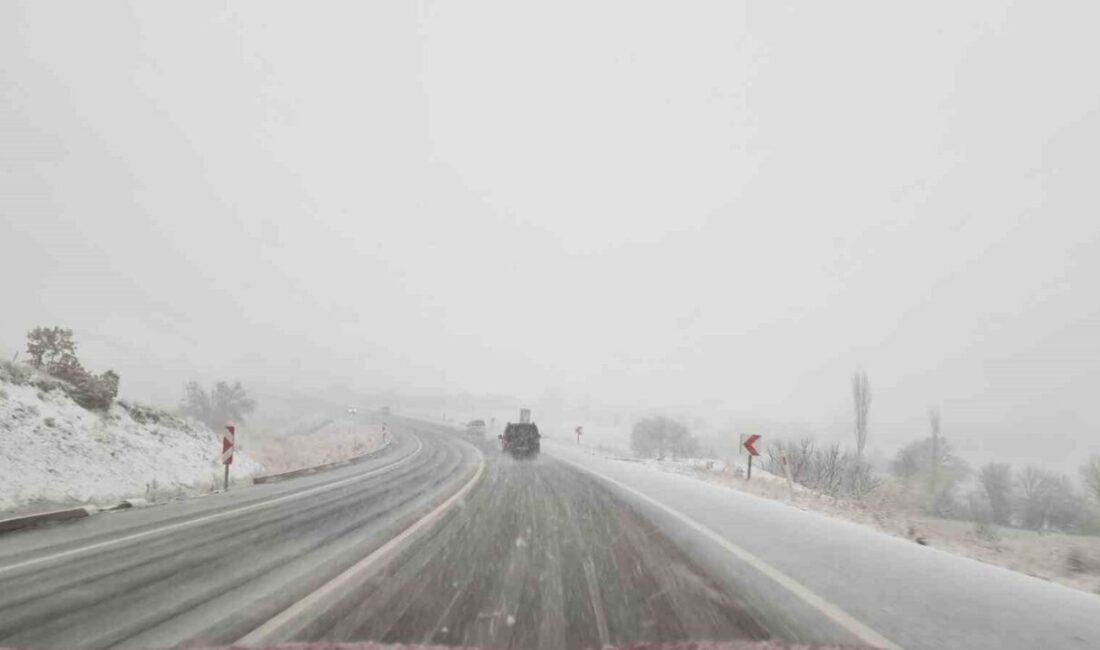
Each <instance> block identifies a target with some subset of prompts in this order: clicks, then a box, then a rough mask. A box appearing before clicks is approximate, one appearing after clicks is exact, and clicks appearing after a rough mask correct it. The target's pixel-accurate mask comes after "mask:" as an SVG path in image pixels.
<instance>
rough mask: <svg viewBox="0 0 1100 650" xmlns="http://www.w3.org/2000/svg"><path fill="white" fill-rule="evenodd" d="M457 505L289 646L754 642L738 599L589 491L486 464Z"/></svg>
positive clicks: (545, 462)
mask: <svg viewBox="0 0 1100 650" xmlns="http://www.w3.org/2000/svg"><path fill="white" fill-rule="evenodd" d="M486 456H487V459H488V467H487V472H486V475H485V477H484V478H483V479H482V481H481V483H480V484H479V485H478V486H477V487H476V488H475V489H474V491H473V492H472V493H471V494H470V495H469V497H468V498H467V499H466V501H465V504H464V506H463V507H461V508H458V509H456V510H455V511H454V512H453V513H451V514H450V515H449V516H448V518H447V520H446V521H445V522H444V523H442V524H441V525H440V526H439V527H438V529H437V530H436V531H435V534H433V535H431V536H430V537H426V538H424V539H422V540H420V541H419V542H416V543H414V544H411V545H410V546H409V548H407V549H406V550H405V552H404V553H403V554H402V555H401V556H400V557H399V559H398V560H397V561H395V562H392V563H390V565H389V566H387V567H386V569H385V570H384V571H382V572H381V573H379V574H378V575H376V576H374V577H373V578H371V579H369V580H367V581H365V582H363V583H362V584H361V585H360V587H359V588H357V589H356V590H355V591H354V592H353V593H350V594H348V596H347V597H346V598H345V599H344V600H343V601H342V602H341V603H340V605H339V606H338V607H334V608H332V609H331V611H329V612H328V614H327V615H326V616H325V617H323V618H321V619H319V620H317V621H316V622H315V623H314V624H313V625H312V626H310V627H309V628H307V629H306V630H305V631H304V632H303V633H301V634H299V636H298V639H297V640H319V639H323V640H332V641H350V640H378V641H385V642H403V643H436V644H447V645H466V646H477V647H494V648H544V649H553V648H594V647H600V646H602V645H606V644H608V643H623V642H629V641H638V640H647V641H673V640H686V639H710V640H729V639H763V638H767V637H768V634H767V632H766V630H765V629H764V628H763V627H762V626H761V625H760V624H759V623H758V622H757V621H756V620H754V618H753V617H752V616H751V615H749V614H748V613H747V611H748V610H747V608H746V607H744V606H743V603H742V602H741V600H740V598H739V595H738V594H737V593H735V592H733V591H731V590H730V589H729V588H728V587H725V588H724V587H723V586H721V585H719V584H718V583H716V582H715V581H713V580H711V579H710V578H708V577H707V575H706V574H705V573H704V572H703V571H702V570H701V569H700V568H699V567H697V566H696V565H695V564H693V563H692V561H691V559H690V558H688V557H686V556H685V555H684V554H683V553H681V552H680V551H678V550H677V549H676V548H675V547H674V546H673V545H672V544H671V543H670V542H669V541H668V540H667V539H666V538H665V537H664V536H663V535H661V534H660V533H658V532H657V531H656V530H655V529H654V527H653V525H652V524H651V523H649V522H648V520H646V519H644V518H642V517H640V516H639V515H638V514H637V513H636V512H634V511H633V510H632V509H631V507H630V506H628V505H626V504H625V503H624V502H622V501H621V500H619V499H617V498H616V497H615V495H613V494H612V493H611V492H609V491H608V489H607V488H606V487H605V486H604V485H603V484H602V483H600V482H598V481H596V480H594V479H592V478H590V477H588V476H586V475H584V474H583V473H581V472H578V471H576V470H574V469H572V468H570V467H568V466H567V465H565V464H564V463H561V462H560V461H556V460H554V459H552V458H549V457H547V456H545V455H543V456H542V457H541V458H539V459H537V460H523V461H516V460H512V459H510V458H508V457H505V456H501V455H500V454H499V453H493V452H492V451H488V452H487V453H486Z"/></svg>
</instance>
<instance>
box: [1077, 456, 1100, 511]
mask: <svg viewBox="0 0 1100 650" xmlns="http://www.w3.org/2000/svg"><path fill="white" fill-rule="evenodd" d="M1081 478H1082V479H1083V480H1084V481H1085V488H1086V489H1087V490H1088V492H1089V494H1090V495H1092V498H1093V499H1095V500H1096V501H1097V503H1100V455H1096V456H1092V457H1090V458H1089V460H1088V462H1087V463H1085V464H1084V465H1083V466H1082V467H1081Z"/></svg>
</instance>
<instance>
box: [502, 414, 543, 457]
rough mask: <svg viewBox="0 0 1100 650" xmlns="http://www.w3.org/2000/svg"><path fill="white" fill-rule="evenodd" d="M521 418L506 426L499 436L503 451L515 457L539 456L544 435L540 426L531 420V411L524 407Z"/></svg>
mask: <svg viewBox="0 0 1100 650" xmlns="http://www.w3.org/2000/svg"><path fill="white" fill-rule="evenodd" d="M519 420H520V421H519V422H509V423H508V425H507V426H506V427H504V433H502V434H501V435H500V436H499V437H500V448H501V451H504V452H505V453H508V454H511V455H512V457H513V458H525V457H530V456H537V455H538V453H539V439H540V438H542V435H541V434H539V428H538V426H537V425H536V424H535V423H534V422H531V411H530V410H529V409H522V410H521V411H520V416H519Z"/></svg>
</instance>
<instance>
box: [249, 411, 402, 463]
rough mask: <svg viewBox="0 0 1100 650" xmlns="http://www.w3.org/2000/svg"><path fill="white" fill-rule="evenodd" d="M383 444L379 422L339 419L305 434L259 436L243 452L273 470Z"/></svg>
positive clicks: (349, 454) (333, 458) (355, 453)
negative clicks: (375, 423)
mask: <svg viewBox="0 0 1100 650" xmlns="http://www.w3.org/2000/svg"><path fill="white" fill-rule="evenodd" d="M383 444H385V443H384V437H383V433H382V427H381V426H380V425H365V424H357V423H352V422H347V421H339V422H331V423H329V424H326V425H325V426H323V427H321V428H320V429H318V430H317V431H315V432H313V433H310V434H307V435H296V436H284V437H267V438H259V439H257V440H254V441H252V442H251V443H250V444H249V447H248V449H247V452H248V453H249V454H251V455H252V457H253V458H255V459H256V460H258V461H259V462H261V463H263V466H264V472H265V473H267V474H277V473H279V472H286V471H290V470H293V469H299V468H302V467H311V466H313V465H322V464H324V463H332V462H336V461H340V460H347V459H348V458H353V457H355V456H362V455H363V454H366V453H369V452H372V451H374V450H376V449H378V448H380V447H381V446H382V445H383Z"/></svg>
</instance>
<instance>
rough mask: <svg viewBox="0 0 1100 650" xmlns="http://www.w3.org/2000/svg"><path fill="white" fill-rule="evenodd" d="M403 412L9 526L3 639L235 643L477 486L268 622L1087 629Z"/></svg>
mask: <svg viewBox="0 0 1100 650" xmlns="http://www.w3.org/2000/svg"><path fill="white" fill-rule="evenodd" d="M396 433H397V435H396V438H395V443H394V444H393V445H391V447H390V449H389V450H388V451H387V452H386V453H385V454H384V455H381V456H379V457H378V458H374V459H371V460H370V461H368V462H365V463H363V464H360V465H355V466H352V467H345V468H341V469H339V470H334V471H331V472H325V473H323V474H316V475H312V476H308V477H304V478H299V479H292V480H289V481H286V482H283V483H276V484H271V485H262V486H254V487H252V488H248V489H243V490H239V491H236V492H232V493H230V494H225V495H217V496H212V497H207V498H203V499H196V500H192V501H187V502H181V503H176V504H172V505H169V506H164V507H156V508H150V509H148V510H145V511H140V512H131V513H125V514H117V515H102V516H98V517H94V518H91V519H88V520H84V521H81V522H78V523H75V524H70V525H66V526H58V527H55V528H50V529H44V530H38V531H32V532H25V533H19V534H16V535H11V536H7V537H2V538H0V645H7V646H30V647H66V648H67V647H80V648H84V647H95V648H100V647H165V646H171V645H176V644H180V643H186V644H188V645H192V644H209V645H215V644H228V643H232V642H234V641H237V640H239V639H241V638H242V637H244V636H245V635H246V634H248V633H250V632H252V631H253V630H256V629H257V628H259V627H261V626H263V625H264V624H265V623H268V622H269V620H271V619H272V618H273V617H276V616H277V615H279V614H280V613H281V612H285V611H287V609H288V607H291V605H293V604H294V603H297V602H299V601H301V600H302V599H303V598H304V597H306V596H307V595H309V594H316V593H321V592H326V590H327V589H329V587H326V585H331V584H334V583H333V582H331V581H332V579H333V578H334V577H335V576H337V575H340V574H342V572H344V571H345V570H346V569H347V568H348V567H350V566H352V565H354V564H356V563H357V562H360V563H361V561H362V559H363V558H365V557H367V556H372V555H371V554H372V553H374V552H375V550H376V549H378V548H379V547H380V546H382V545H383V544H385V543H386V542H387V541H388V540H391V539H392V538H393V537H394V536H395V535H396V534H397V533H398V532H399V531H401V530H403V529H405V528H406V527H407V526H409V525H410V523H411V522H413V521H415V520H417V519H418V518H420V517H422V516H423V515H424V514H425V513H426V512H428V511H430V510H432V509H433V508H435V507H436V506H437V505H438V504H440V503H444V502H445V501H447V500H448V498H449V497H450V495H453V494H455V493H456V491H458V490H460V489H463V486H467V485H468V486H470V488H469V489H470V491H469V492H468V493H466V494H465V495H464V496H463V497H462V498H461V499H460V500H458V501H456V503H458V506H457V507H455V508H452V509H450V510H447V511H446V512H445V514H443V515H442V519H440V520H439V521H438V522H437V523H436V524H435V525H434V526H433V527H432V528H430V529H426V530H429V532H430V534H429V535H424V536H422V537H417V538H411V539H410V540H409V541H408V542H407V543H402V544H400V545H398V546H395V547H394V548H395V549H396V551H395V553H394V555H392V556H388V557H387V560H386V561H385V562H381V563H380V564H379V568H378V569H377V570H375V571H373V572H372V573H368V574H364V575H363V576H362V578H361V579H360V578H356V579H355V580H352V581H350V582H347V581H345V582H342V583H340V584H341V585H342V588H341V589H340V590H338V591H333V592H329V593H330V594H331V593H335V594H336V596H335V597H333V598H330V599H329V600H327V601H326V606H325V608H324V609H323V610H322V611H321V612H320V613H319V615H317V616H316V617H310V618H309V619H308V621H307V622H306V623H304V624H303V625H300V626H296V627H295V628H294V629H295V630H296V631H295V632H294V634H293V635H288V636H286V637H285V638H274V639H272V640H273V641H283V640H333V641H346V640H383V641H389V642H405V643H440V644H453V645H457V644H461V645H467V646H480V647H494V648H505V647H509V648H511V647H515V648H544V649H555V650H556V649H558V648H584V647H599V646H602V645H606V644H608V643H612V644H617V643H624V642H630V641H638V640H681V639H708V640H730V639H762V638H776V639H783V640H791V641H815V642H833V643H843V644H850V645H854V646H863V647H866V646H875V647H888V648H895V647H904V648H907V649H909V650H914V649H918V648H937V649H938V648H1034V647H1047V648H1093V647H1100V598H1097V597H1096V596H1092V595H1089V594H1084V593H1080V592H1075V591H1072V590H1070V589H1066V588H1063V587H1060V586H1057V585H1053V584H1050V583H1045V582H1042V581H1040V580H1037V579H1034V578H1028V577H1026V576H1022V575H1019V574H1014V573H1011V572H1008V571H1005V570H1002V569H998V568H996V567H992V566H987V565H983V564H980V563H977V562H974V561H971V560H966V559H963V558H959V557H954V556H950V555H947V554H945V553H941V552H939V551H937V550H935V549H930V548H924V547H920V546H917V545H915V544H912V543H911V542H907V541H904V540H898V539H895V538H891V537H889V536H886V535H882V534H880V533H877V532H874V531H871V530H868V529H866V528H863V527H860V526H856V525H853V524H850V523H847V522H843V521H839V520H834V519H830V518H827V517H823V516H820V515H817V514H814V513H811V512H804V511H801V510H798V509H797V508H791V507H789V506H787V505H784V504H780V503H775V502H771V501H766V500H762V499H757V498H755V497H751V496H748V495H745V494H742V493H737V492H734V491H731V490H727V489H723V488H718V487H715V486H713V485H709V484H706V483H703V482H701V481H696V480H694V479H691V478H689V477H684V476H679V475H673V474H667V473H664V472H661V471H659V470H655V469H654V468H651V467H647V466H642V465H639V464H637V463H629V462H622V461H615V460H611V459H606V458H602V457H598V456H593V455H591V454H588V453H585V452H584V451H580V450H577V449H576V448H573V447H569V446H558V445H554V444H553V443H552V442H548V443H547V444H546V446H545V450H546V452H547V453H544V454H543V455H542V457H541V458H539V459H537V460H528V461H514V460H512V459H510V458H508V457H506V456H502V455H500V454H499V453H495V452H494V450H493V448H492V446H491V445H489V446H487V447H486V448H485V454H484V456H482V454H480V453H479V452H478V451H477V450H476V449H475V448H474V447H472V446H470V445H469V444H466V443H465V442H463V441H461V440H460V439H459V438H458V437H457V436H456V435H455V434H454V433H453V432H445V431H440V428H439V427H433V426H432V425H429V424H423V423H411V422H406V423H405V424H404V425H403V426H402V427H400V428H398V429H397V431H396ZM479 472H480V473H479ZM474 476H480V477H481V478H480V481H478V482H476V483H474V482H471V478H472V477H474ZM455 498H458V497H455ZM399 539H400V538H399ZM391 544H392V542H391ZM344 575H347V574H344ZM291 611H293V610H291ZM284 615H285V614H284ZM268 624H269V625H270V623H268Z"/></svg>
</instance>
